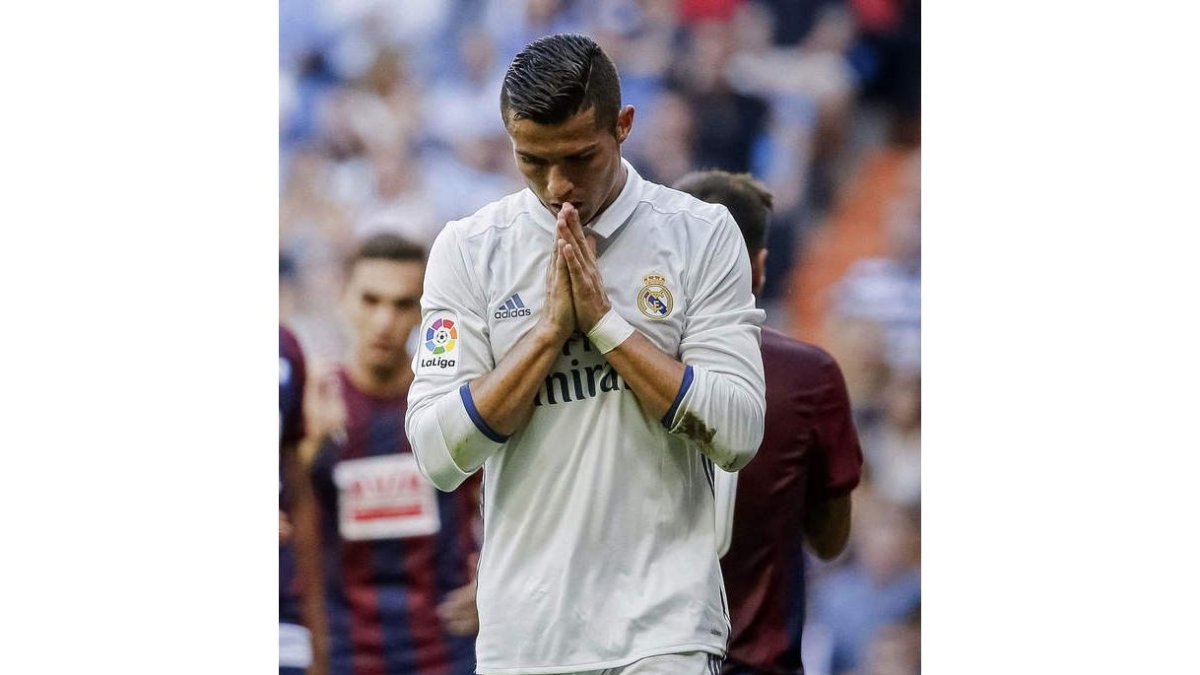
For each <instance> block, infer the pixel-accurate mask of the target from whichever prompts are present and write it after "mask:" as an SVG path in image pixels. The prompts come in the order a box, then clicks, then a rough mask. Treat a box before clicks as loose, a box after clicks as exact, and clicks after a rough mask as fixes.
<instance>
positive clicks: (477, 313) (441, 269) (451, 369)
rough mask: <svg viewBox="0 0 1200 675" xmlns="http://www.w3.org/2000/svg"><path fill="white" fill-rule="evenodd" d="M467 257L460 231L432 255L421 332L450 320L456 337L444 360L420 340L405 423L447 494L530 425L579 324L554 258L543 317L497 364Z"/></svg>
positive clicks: (427, 470) (424, 466)
mask: <svg viewBox="0 0 1200 675" xmlns="http://www.w3.org/2000/svg"><path fill="white" fill-rule="evenodd" d="M463 256H464V253H463V249H462V248H461V247H460V245H459V243H458V239H457V234H456V230H455V229H454V228H453V227H451V226H447V227H446V229H445V230H443V231H442V234H440V235H438V238H437V240H436V241H435V242H434V244H433V248H432V250H431V251H430V253H429V264H428V266H427V268H426V270H427V271H426V273H425V289H424V294H423V295H422V298H421V310H422V317H423V318H422V328H423V330H424V331H426V332H428V331H429V330H430V329H431V328H432V327H433V326H434V325H436V324H437V322H438V321H439V320H441V321H442V322H443V326H444V325H445V324H444V322H445V321H446V320H449V321H451V322H452V323H453V324H454V329H455V331H456V335H457V337H456V339H455V345H454V348H453V350H451V351H449V352H445V354H444V357H445V358H442V360H441V361H439V359H438V357H437V355H434V354H432V353H431V350H429V349H428V348H427V347H426V346H425V335H422V336H421V337H422V345H421V346H419V347H418V349H417V353H416V355H415V356H414V359H413V372H414V373H416V377H415V379H414V380H413V385H412V387H411V388H410V389H409V395H408V403H409V405H408V413H407V414H406V416H405V430H406V433H407V434H408V439H409V442H410V443H411V444H412V447H413V453H414V454H415V455H416V457H417V463H418V465H419V466H420V468H421V471H422V473H424V474H425V476H426V477H427V478H429V480H430V481H431V482H432V483H433V484H434V485H435V486H437V488H438V489H440V490H446V491H449V490H453V489H454V488H456V487H458V486H459V485H460V484H461V483H462V482H463V481H464V480H466V478H467V476H469V475H471V474H472V473H474V472H475V471H476V470H477V469H478V468H479V467H480V466H482V465H483V463H484V461H486V460H487V458H488V457H490V456H491V455H492V454H494V453H495V452H497V451H498V450H499V449H500V448H501V447H503V445H504V443H505V441H507V440H508V437H509V436H510V435H512V434H513V433H515V432H516V431H517V430H519V429H520V428H522V427H523V426H524V425H525V424H526V423H527V422H528V421H529V418H530V417H531V416H532V414H533V407H534V406H533V401H534V398H535V396H536V394H537V390H538V387H540V386H541V384H542V382H543V380H544V379H545V377H546V375H547V373H549V372H550V368H551V367H553V365H554V362H555V360H556V359H557V358H558V351H559V349H561V348H562V345H563V343H564V342H565V341H566V339H567V337H569V336H570V334H571V332H572V331H573V330H574V322H575V317H574V312H573V309H572V307H571V303H570V291H569V281H568V277H567V272H566V263H565V261H563V260H561V259H560V258H558V257H556V256H551V260H550V263H549V266H548V270H547V274H546V291H547V292H546V301H545V303H544V305H543V309H542V316H541V318H539V320H538V322H537V324H536V325H535V326H534V327H533V328H532V329H530V331H529V332H528V333H526V334H525V335H524V336H523V337H522V338H521V339H520V340H518V341H517V343H516V344H515V345H513V347H512V348H511V349H510V350H509V351H508V353H507V354H505V356H504V358H502V359H501V360H500V361H499V362H498V363H493V361H492V356H491V349H490V347H489V343H488V341H487V332H486V326H487V323H486V319H485V316H486V313H485V312H486V309H485V302H484V299H483V298H481V297H480V295H479V292H478V290H477V289H478V285H477V284H473V283H472V279H473V275H472V272H471V269H470V266H469V265H468V264H467V261H466V260H465V259H464V257H463ZM449 358H453V359H454V361H455V363H454V364H453V365H452V366H448V365H445V363H446V362H448V359H449ZM430 361H431V362H432V363H429V364H427V363H426V362H430Z"/></svg>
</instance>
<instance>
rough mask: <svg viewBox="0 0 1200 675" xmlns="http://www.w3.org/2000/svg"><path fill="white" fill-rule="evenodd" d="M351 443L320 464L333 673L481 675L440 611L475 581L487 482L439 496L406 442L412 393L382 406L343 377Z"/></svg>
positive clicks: (331, 449) (336, 447)
mask: <svg viewBox="0 0 1200 675" xmlns="http://www.w3.org/2000/svg"><path fill="white" fill-rule="evenodd" d="M338 376H339V378H340V381H341V386H342V392H343V400H344V401H345V407H346V415H347V418H346V424H345V432H346V433H345V438H344V439H340V440H329V441H326V442H325V443H324V444H323V445H322V446H321V448H320V450H319V452H318V454H317V457H316V460H315V462H314V465H313V469H312V471H313V473H312V478H313V486H314V489H315V492H316V495H317V501H318V502H319V504H320V507H321V549H322V553H321V556H322V562H321V564H322V576H323V579H324V585H325V605H326V613H327V617H328V623H329V672H330V674H331V675H459V674H460V673H463V674H465V673H474V672H475V640H474V638H473V637H459V636H453V635H450V634H448V633H447V632H446V631H445V629H444V627H443V625H442V622H441V619H439V618H438V616H437V613H436V609H437V606H438V604H439V603H440V602H442V600H444V599H445V597H446V595H447V594H448V593H450V591H452V590H454V589H456V588H459V587H460V586H463V585H465V584H466V583H467V582H468V579H469V576H468V574H469V570H468V556H469V555H470V554H471V553H473V552H475V551H476V550H477V545H476V538H475V533H474V529H473V528H474V521H475V519H476V518H477V514H478V505H479V501H478V493H477V490H478V481H475V480H473V481H468V482H467V483H465V484H463V485H462V486H461V487H459V488H458V489H457V490H455V491H454V492H451V493H445V492H439V491H438V490H436V489H435V488H434V487H433V486H432V485H431V484H430V483H429V482H428V481H426V479H425V478H424V476H422V475H421V474H420V472H419V470H418V468H417V464H416V458H415V455H413V454H412V449H411V447H410V446H409V443H408V438H407V437H406V436H405V433H404V413H405V410H406V409H407V407H408V405H407V402H406V398H405V395H400V396H396V397H394V398H378V397H375V396H371V395H369V394H366V393H364V392H362V391H361V390H359V389H358V388H356V387H355V386H354V384H353V383H352V382H351V381H350V378H349V377H348V376H347V375H346V373H345V371H341V372H339V373H338Z"/></svg>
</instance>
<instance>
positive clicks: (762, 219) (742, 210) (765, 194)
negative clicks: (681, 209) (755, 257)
mask: <svg viewBox="0 0 1200 675" xmlns="http://www.w3.org/2000/svg"><path fill="white" fill-rule="evenodd" d="M673 187H674V188H675V189H676V190H679V191H681V192H686V193H688V194H690V195H692V196H693V197H695V198H697V199H699V200H701V201H705V202H709V203H710V204H723V205H724V206H725V208H727V209H729V213H730V214H731V215H733V219H734V220H735V221H737V224H738V227H739V228H741V230H742V238H743V239H745V240H746V248H747V249H748V250H749V251H750V253H757V252H758V251H759V250H761V249H762V248H763V247H765V246H766V238H767V223H768V222H769V221H770V219H771V208H772V207H773V206H774V202H775V198H774V197H773V196H772V195H771V191H770V190H768V189H767V188H766V187H764V186H763V184H762V183H760V182H758V181H756V180H754V177H753V176H751V175H750V174H748V173H730V172H728V171H718V170H715V169H714V170H709V171H693V172H691V173H689V174H688V175H686V176H684V177H683V178H680V179H679V180H677V181H675V185H674V186H673Z"/></svg>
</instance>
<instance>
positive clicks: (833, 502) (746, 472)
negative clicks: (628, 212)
mask: <svg viewBox="0 0 1200 675" xmlns="http://www.w3.org/2000/svg"><path fill="white" fill-rule="evenodd" d="M675 187H676V188H677V189H679V190H682V191H684V192H687V193H689V194H691V195H694V196H696V197H698V198H700V199H702V200H704V201H706V202H712V203H714V204H723V205H725V206H726V207H727V208H728V209H729V211H730V213H732V214H733V217H734V220H736V221H737V223H738V226H740V227H741V229H742V235H743V236H744V238H745V240H746V248H747V250H748V252H749V254H750V267H751V269H752V270H753V274H754V292H755V293H756V294H757V293H758V292H759V291H761V290H762V287H763V283H764V282H765V276H766V260H767V249H766V248H765V247H764V245H763V244H764V241H765V240H766V227H767V222H768V220H769V218H770V215H771V202H772V197H771V193H770V192H768V191H767V190H766V189H765V188H764V187H763V186H762V185H760V184H759V183H758V182H756V181H755V180H754V179H753V178H751V177H750V176H749V175H748V174H731V173H728V172H725V171H702V172H693V173H690V174H688V175H686V176H684V177H683V178H680V179H679V180H678V181H677V182H676V183H675ZM762 359H763V366H764V368H765V370H766V382H767V415H766V433H765V435H764V437H763V443H762V446H761V447H759V449H758V454H757V455H756V457H755V459H754V462H752V463H751V464H750V465H749V466H747V467H746V468H745V469H743V470H742V471H741V472H740V473H738V474H737V475H736V476H730V475H728V474H724V473H718V474H717V489H718V495H719V496H720V495H731V494H733V493H734V492H736V499H734V501H733V508H732V509H722V510H723V511H725V512H726V513H727V514H728V515H729V516H730V517H732V534H731V536H730V540H729V550H728V552H727V553H726V554H725V555H724V557H722V558H721V570H722V572H723V574H724V577H725V588H726V590H727V591H728V593H729V602H730V610H731V614H732V618H733V635H732V638H731V640H730V646H729V657H728V658H727V659H726V661H725V663H724V666H723V670H722V672H723V673H725V675H748V674H751V673H772V674H774V673H803V672H804V667H803V665H802V664H801V662H800V634H801V630H802V628H803V626H804V606H805V594H804V556H803V552H802V551H801V546H800V544H801V536H800V535H801V534H803V541H805V542H807V543H808V545H809V547H810V548H811V549H812V550H813V552H814V553H816V555H818V556H819V557H821V558H822V559H826V560H828V559H832V558H833V557H835V556H837V555H838V554H839V553H841V551H842V550H843V549H844V548H845V546H846V540H847V537H848V535H849V533H850V491H851V490H853V489H854V487H855V486H857V485H858V481H859V477H860V473H861V470H862V450H861V448H860V447H859V442H858V433H857V431H856V430H855V428H854V421H853V419H852V418H851V415H850V398H849V396H848V394H847V393H846V383H845V380H844V379H843V378H842V372H841V369H840V368H838V364H837V362H836V361H834V360H833V357H831V356H830V355H829V354H828V353H827V352H825V350H823V349H821V348H820V347H817V346H816V345H811V344H807V343H804V342H799V341H797V340H793V339H791V338H789V337H787V336H785V335H783V334H782V333H779V332H776V331H773V330H771V329H769V328H764V329H763V331H762ZM733 481H736V490H726V489H722V488H723V487H726V486H728V487H733V485H732V483H733ZM718 501H720V500H718ZM721 526H725V527H728V523H727V522H726V523H719V524H718V529H721Z"/></svg>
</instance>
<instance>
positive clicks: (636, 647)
mask: <svg viewBox="0 0 1200 675" xmlns="http://www.w3.org/2000/svg"><path fill="white" fill-rule="evenodd" d="M625 168H626V170H627V172H628V173H627V175H628V178H627V180H626V183H625V185H624V187H623V189H622V191H621V193H620V194H619V196H618V197H617V199H616V200H615V201H614V202H613V203H612V204H611V205H610V206H609V207H608V208H607V209H605V211H604V212H603V213H601V214H600V215H599V217H598V218H597V219H596V220H595V221H593V222H592V223H591V224H590V226H589V229H590V230H591V231H592V232H594V233H595V234H596V235H597V238H598V245H597V252H598V264H599V268H600V273H601V275H602V277H603V279H604V285H605V291H606V292H607V294H608V298H609V301H610V302H611V303H612V306H613V308H614V309H615V310H616V311H617V312H618V313H619V314H620V315H621V316H622V317H624V319H625V320H626V321H628V322H629V323H631V324H632V325H633V326H634V327H635V328H636V329H637V330H638V331H640V332H641V333H642V334H643V335H645V336H646V338H647V339H649V340H650V341H651V342H652V343H653V344H654V345H656V346H657V347H658V348H659V349H661V350H662V351H664V352H665V353H667V354H669V355H672V356H674V357H675V358H678V359H679V360H680V361H681V362H682V363H683V364H684V365H685V366H686V371H685V375H684V379H683V383H682V385H681V387H680V390H679V392H678V395H677V396H676V398H675V401H674V404H673V405H672V406H671V409H670V410H669V411H668V412H667V414H666V415H665V416H664V418H663V419H654V418H652V417H650V416H649V415H648V414H647V413H646V412H645V411H643V409H642V408H641V407H640V405H639V403H638V401H637V398H636V397H635V395H634V394H633V392H632V390H631V389H630V388H629V385H628V384H626V382H625V381H624V379H623V378H621V376H620V375H619V374H618V373H617V371H616V370H615V369H614V368H613V367H612V366H611V365H610V364H609V363H608V362H607V361H606V359H605V358H604V356H602V355H601V354H600V353H599V351H597V350H596V349H595V348H594V347H593V346H592V345H591V344H590V343H589V342H588V341H587V340H586V339H585V338H584V337H583V336H582V335H579V334H576V335H574V336H572V337H571V338H570V339H569V340H568V341H567V342H566V344H565V345H564V346H563V347H562V349H561V350H560V353H559V355H558V360H557V362H556V363H555V365H554V366H553V367H552V369H551V372H550V374H549V375H548V376H547V377H546V378H545V381H544V382H543V384H542V387H541V389H540V391H539V392H538V394H537V396H536V398H535V400H534V413H533V416H532V418H531V419H530V420H529V422H528V423H527V424H526V425H525V426H524V427H523V428H521V429H520V430H518V431H517V432H516V433H514V434H513V435H512V436H511V437H508V438H505V437H502V436H499V435H498V434H497V433H496V432H495V431H494V430H492V429H491V428H490V427H488V425H487V423H486V421H485V420H483V419H482V418H481V416H480V415H479V413H478V411H477V410H476V409H475V405H474V401H473V400H472V398H471V393H470V389H469V388H468V387H467V383H468V382H470V381H471V380H474V379H476V378H478V377H480V376H482V375H485V374H486V373H488V372H490V371H491V370H493V369H494V368H495V365H496V363H498V362H500V361H501V360H502V359H503V358H504V357H505V355H506V354H507V353H508V350H509V349H510V348H511V347H512V346H513V345H514V344H515V343H516V342H517V341H518V340H519V339H520V338H521V337H522V336H524V335H525V334H526V332H528V331H529V329H530V328H532V327H533V326H534V324H535V323H536V322H537V320H538V316H539V311H540V308H541V306H542V301H543V299H544V296H545V283H544V280H545V275H546V269H547V266H548V264H549V261H550V253H551V250H552V247H553V245H554V239H555V218H554V216H553V215H552V214H551V213H550V212H549V211H548V210H547V209H546V208H545V207H544V206H542V204H541V203H540V202H539V201H538V199H537V198H536V196H534V194H533V193H532V192H530V191H528V190H526V191H523V192H520V193H516V194H513V195H510V196H508V197H505V198H504V199H501V200H499V201H497V202H494V203H492V204H489V205H488V206H485V207H484V208H483V209H481V210H480V211H478V212H477V213H475V214H474V215H472V216H470V217H468V218H465V219H462V220H458V221H453V222H451V223H449V224H448V225H447V226H446V228H445V229H444V230H443V231H442V233H441V234H440V235H439V237H438V239H437V241H436V242H435V243H434V245H433V248H432V250H431V252H430V257H429V263H428V268H427V272H426V277H425V289H424V296H423V298H422V315H423V316H422V328H421V331H422V333H421V336H420V337H421V344H420V347H419V349H418V351H417V354H416V355H415V357H414V362H413V369H414V371H415V372H416V379H415V381H414V383H413V385H412V388H411V389H410V391H409V409H408V414H407V418H406V426H407V431H408V437H409V440H410V442H411V443H412V446H413V450H414V453H415V454H416V456H417V458H418V462H419V465H420V469H421V471H422V472H423V473H424V474H425V475H426V476H427V477H428V478H429V479H430V480H431V481H432V482H433V483H434V484H435V485H436V486H437V487H438V488H440V489H442V490H451V489H453V488H455V487H456V486H457V485H458V484H460V483H461V482H462V481H463V480H465V479H466V477H467V476H468V475H469V474H471V473H473V472H474V471H475V470H477V469H478V468H479V466H480V465H482V466H483V468H484V487H483V495H484V538H483V549H482V553H481V560H480V567H479V576H478V583H479V591H478V598H477V602H478V606H479V620H480V632H479V637H478V640H477V642H476V652H477V657H478V672H480V673H512V672H524V673H549V672H571V671H581V670H596V669H602V668H612V667H617V666H621V665H624V664H628V663H631V662H633V661H635V660H638V659H640V658H644V657H646V656H651V655H655V654H666V653H675V652H686V651H706V652H709V653H713V654H718V655H723V654H724V653H725V648H726V641H727V638H728V635H729V618H728V612H727V607H726V603H725V598H724V593H723V590H722V582H721V570H720V566H719V564H718V562H717V555H716V542H715V528H714V527H713V519H714V513H713V488H712V483H713V464H714V463H715V464H716V465H718V466H721V467H722V468H724V469H726V470H730V471H735V470H737V469H740V468H741V467H742V466H744V465H745V464H746V463H747V462H748V461H750V459H751V458H752V457H753V456H754V453H755V451H756V450H757V448H758V446H759V443H760V442H761V440H762V434H763V416H764V409H765V403H764V393H763V392H764V383H763V368H762V358H761V355H760V351H759V339H760V333H759V330H760V326H761V324H762V320H763V314H762V312H761V311H760V310H758V309H755V307H754V297H753V295H752V293H751V285H750V264H749V259H748V257H747V255H746V250H745V244H744V243H743V240H742V236H741V233H740V231H739V230H738V227H737V225H736V224H735V223H734V221H733V219H732V217H730V215H729V212H728V211H727V210H726V209H725V207H724V206H720V205H713V204H706V203H704V202H701V201H699V200H697V199H694V198H693V197H691V196H689V195H686V194H684V193H682V192H677V191H675V190H671V189H669V188H665V187H663V186H660V185H656V184H653V183H649V182H647V181H645V180H643V179H642V178H641V177H640V176H639V175H638V174H637V172H636V171H634V170H633V168H632V167H631V166H629V165H628V163H626V164H625ZM452 449H453V450H454V451H455V452H454V453H453V456H452V453H451V450H452ZM454 456H457V457H459V458H470V459H469V460H468V461H465V462H464V463H465V464H466V465H465V466H460V465H459V464H457V463H456V462H455V459H454ZM460 461H462V460H461V459H460Z"/></svg>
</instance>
